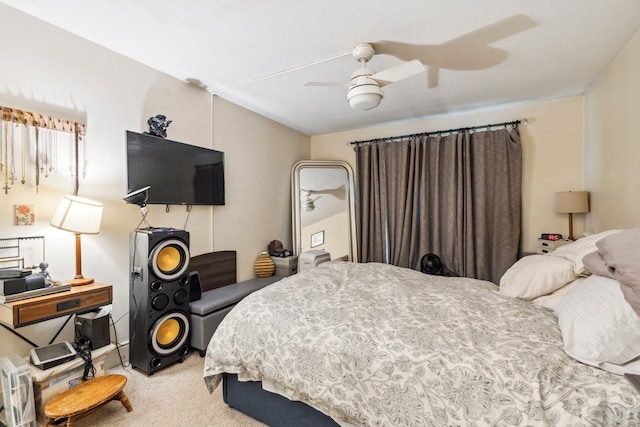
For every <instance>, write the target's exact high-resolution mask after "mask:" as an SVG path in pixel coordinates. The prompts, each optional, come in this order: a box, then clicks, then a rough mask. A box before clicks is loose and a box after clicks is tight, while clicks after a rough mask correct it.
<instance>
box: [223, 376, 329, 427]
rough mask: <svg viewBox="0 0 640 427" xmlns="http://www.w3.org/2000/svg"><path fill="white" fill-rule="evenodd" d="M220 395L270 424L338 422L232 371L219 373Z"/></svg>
mask: <svg viewBox="0 0 640 427" xmlns="http://www.w3.org/2000/svg"><path fill="white" fill-rule="evenodd" d="M222 397H223V398H224V401H225V403H226V404H227V405H229V406H231V407H232V408H234V409H237V410H238V411H240V412H242V413H244V414H246V415H248V416H250V417H251V418H254V419H256V420H258V421H261V422H263V423H265V424H268V425H270V426H273V427H294V426H295V427H336V426H338V424H337V423H336V422H335V421H334V420H333V419H332V418H331V417H329V416H327V415H325V414H323V413H322V412H320V411H318V410H317V409H314V408H312V407H311V406H309V405H307V404H306V403H302V402H299V401H296V400H289V399H287V398H286V397H284V396H280V395H279V394H275V393H271V392H269V391H266V390H264V389H263V388H262V383H261V382H258V381H238V376H237V375H235V374H222Z"/></svg>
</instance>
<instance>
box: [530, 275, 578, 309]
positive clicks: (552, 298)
mask: <svg viewBox="0 0 640 427" xmlns="http://www.w3.org/2000/svg"><path fill="white" fill-rule="evenodd" d="M585 279H586V277H578V278H577V279H575V280H574V281H573V282H569V283H568V284H566V285H565V286H563V287H561V288H560V289H558V290H556V291H553V292H551V293H550V294H549V295H543V296H541V297H538V298H536V299H534V300H532V301H531V302H532V303H534V304H536V305H540V306H542V307H545V308H548V309H549V310H553V311H554V313H555V310H556V308H557V307H558V304H560V301H562V298H564V296H565V295H566V294H567V292H569V291H570V290H571V289H573V287H574V286H577V285H578V283H580V282H582V281H584V280H585Z"/></svg>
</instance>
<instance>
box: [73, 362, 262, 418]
mask: <svg viewBox="0 0 640 427" xmlns="http://www.w3.org/2000/svg"><path fill="white" fill-rule="evenodd" d="M203 366H204V358H201V357H200V356H199V355H198V353H191V354H190V355H188V356H187V358H186V359H185V361H184V362H183V363H175V364H173V365H171V366H168V367H166V368H165V369H161V370H160V371H157V372H156V373H154V374H153V375H151V376H147V375H146V374H144V373H143V372H141V371H138V370H137V369H133V368H130V367H129V368H122V367H118V368H114V369H110V370H108V371H107V373H108V374H122V375H126V376H127V378H128V380H127V385H126V386H125V388H124V391H125V393H126V394H127V396H128V397H129V401H130V402H131V405H132V406H133V412H127V410H126V409H125V408H124V406H122V404H121V403H120V402H117V401H114V402H109V403H108V404H106V405H105V406H104V407H102V408H100V409H99V410H98V411H96V412H95V413H93V414H91V415H89V416H88V417H86V418H82V419H81V420H79V421H78V422H77V423H76V424H74V425H75V426H78V427H88V426H114V427H115V426H117V427H126V426H136V427H137V426H145V425H147V426H150V425H154V426H225V427H227V426H228V427H235V426H238V427H240V426H242V427H262V426H265V424H262V423H260V422H258V421H256V420H254V419H253V418H250V417H247V416H246V415H244V414H242V413H240V412H238V411H236V410H235V409H232V408H230V407H228V406H227V405H226V404H225V403H224V401H223V400H222V386H219V387H218V388H217V389H216V390H215V392H214V393H213V394H209V391H208V390H207V387H206V386H205V384H204V380H203V379H202V373H203V369H204V368H203Z"/></svg>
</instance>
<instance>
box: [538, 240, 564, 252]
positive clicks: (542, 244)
mask: <svg viewBox="0 0 640 427" xmlns="http://www.w3.org/2000/svg"><path fill="white" fill-rule="evenodd" d="M567 243H571V241H570V240H546V239H538V247H537V248H536V252H537V253H539V254H548V253H549V252H553V251H555V250H556V249H558V248H559V247H560V246H564V245H566V244H567Z"/></svg>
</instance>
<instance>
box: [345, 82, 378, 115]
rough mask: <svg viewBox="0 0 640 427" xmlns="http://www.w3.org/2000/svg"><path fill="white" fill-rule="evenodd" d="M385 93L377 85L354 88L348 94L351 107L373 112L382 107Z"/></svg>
mask: <svg viewBox="0 0 640 427" xmlns="http://www.w3.org/2000/svg"><path fill="white" fill-rule="evenodd" d="M383 95H384V92H382V89H380V88H379V87H378V86H377V85H361V86H353V87H352V88H351V89H349V93H348V94H347V101H348V102H349V106H350V107H351V108H353V109H354V110H363V111H367V110H371V109H372V108H376V107H377V106H378V105H380V101H382V97H383Z"/></svg>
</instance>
